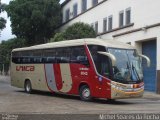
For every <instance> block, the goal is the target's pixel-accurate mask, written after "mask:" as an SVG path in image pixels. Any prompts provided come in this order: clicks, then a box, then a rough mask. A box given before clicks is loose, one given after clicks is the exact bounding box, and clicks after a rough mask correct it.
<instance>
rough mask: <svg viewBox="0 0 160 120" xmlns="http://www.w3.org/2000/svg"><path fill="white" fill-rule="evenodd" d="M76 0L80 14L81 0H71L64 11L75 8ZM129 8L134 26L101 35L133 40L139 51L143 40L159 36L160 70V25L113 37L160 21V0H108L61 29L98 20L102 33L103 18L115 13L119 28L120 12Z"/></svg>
mask: <svg viewBox="0 0 160 120" xmlns="http://www.w3.org/2000/svg"><path fill="white" fill-rule="evenodd" d="M87 1H89V0H87ZM90 1H91V0H90ZM101 1H102V0H101ZM75 2H77V3H78V14H79V13H80V12H81V0H71V2H69V4H68V5H66V6H65V7H64V8H63V10H62V11H63V12H64V11H65V10H66V8H69V7H71V8H73V4H74V3H75ZM88 7H89V3H88ZM127 8H131V23H134V26H131V27H128V28H125V29H121V30H118V31H114V32H111V33H108V34H104V35H102V36H100V37H101V38H103V39H115V40H118V41H122V42H125V43H127V42H131V44H132V45H134V46H136V47H137V49H138V51H139V52H141V51H142V50H141V49H142V48H141V42H142V41H144V40H149V39H153V38H157V70H160V27H154V28H151V29H148V30H147V31H143V30H142V31H139V32H134V33H131V34H126V35H123V36H119V37H115V38H113V35H115V34H118V33H123V32H126V31H129V30H133V29H137V28H141V27H145V26H148V25H153V24H156V23H160V10H159V9H160V0H108V1H106V2H104V3H103V4H100V5H98V6H97V7H95V8H94V9H91V10H89V11H88V12H86V13H84V14H82V15H80V16H79V17H77V18H75V19H73V20H71V21H70V22H68V23H67V24H65V25H63V26H62V27H61V28H60V30H64V29H66V28H67V27H68V26H69V25H72V24H73V23H75V22H80V21H81V22H85V23H88V24H91V23H94V22H96V21H98V27H99V28H98V29H99V33H102V31H103V19H104V18H105V17H108V16H110V15H113V29H114V28H118V27H119V12H120V11H122V10H124V11H125V10H126V9H127Z"/></svg>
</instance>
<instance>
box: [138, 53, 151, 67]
mask: <svg viewBox="0 0 160 120" xmlns="http://www.w3.org/2000/svg"><path fill="white" fill-rule="evenodd" d="M139 56H140V57H142V58H144V59H146V61H147V67H150V65H151V61H150V59H149V57H147V56H145V55H141V54H139Z"/></svg>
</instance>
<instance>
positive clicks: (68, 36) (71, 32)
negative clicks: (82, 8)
mask: <svg viewBox="0 0 160 120" xmlns="http://www.w3.org/2000/svg"><path fill="white" fill-rule="evenodd" d="M95 37H96V32H95V31H94V29H93V28H92V27H91V26H90V25H89V24H85V23H82V22H77V23H75V24H73V25H71V26H70V27H68V28H67V29H66V30H65V31H64V32H63V33H57V34H56V35H55V36H54V38H53V39H51V41H50V42H56V41H63V40H73V39H82V38H95Z"/></svg>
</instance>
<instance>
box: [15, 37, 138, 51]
mask: <svg viewBox="0 0 160 120" xmlns="http://www.w3.org/2000/svg"><path fill="white" fill-rule="evenodd" d="M85 44H87V45H101V46H105V47H112V48H122V49H135V47H133V46H131V45H129V44H125V43H122V42H119V41H116V40H103V39H95V38H86V39H76V40H66V41H61V42H52V43H46V44H41V45H35V46H30V47H23V48H16V49H13V50H12V52H15V51H27V50H38V49H50V48H57V47H69V46H78V45H85Z"/></svg>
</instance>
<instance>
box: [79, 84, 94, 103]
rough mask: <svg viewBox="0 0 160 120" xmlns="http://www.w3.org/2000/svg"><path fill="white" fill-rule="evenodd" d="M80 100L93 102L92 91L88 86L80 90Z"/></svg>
mask: <svg viewBox="0 0 160 120" xmlns="http://www.w3.org/2000/svg"><path fill="white" fill-rule="evenodd" d="M79 94H80V98H81V100H83V101H91V99H92V97H91V91H90V89H89V87H88V86H87V85H83V86H82V87H80V90H79Z"/></svg>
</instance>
